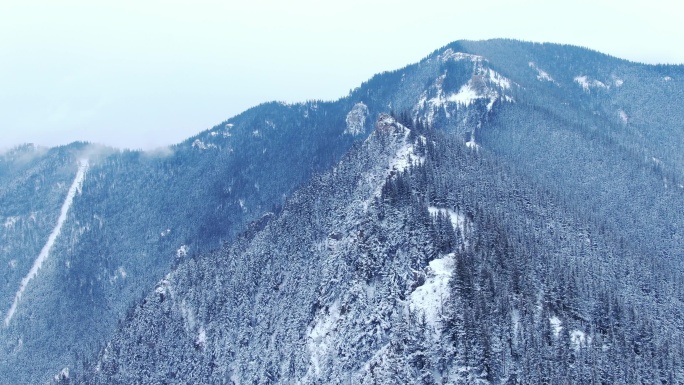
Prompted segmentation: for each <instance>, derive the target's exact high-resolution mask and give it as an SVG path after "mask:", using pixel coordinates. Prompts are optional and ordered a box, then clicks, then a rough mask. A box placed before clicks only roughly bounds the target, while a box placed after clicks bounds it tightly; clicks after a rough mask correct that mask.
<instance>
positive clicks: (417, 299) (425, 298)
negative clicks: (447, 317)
mask: <svg viewBox="0 0 684 385" xmlns="http://www.w3.org/2000/svg"><path fill="white" fill-rule="evenodd" d="M438 210H439V209H438ZM453 271H454V254H447V255H445V256H444V257H442V258H437V259H434V260H432V261H431V262H430V264H429V266H428V269H427V280H426V281H425V283H424V284H422V285H421V286H418V287H417V288H416V289H415V290H414V291H413V292H412V293H411V296H410V298H409V309H410V310H411V311H413V312H416V311H418V312H421V313H422V314H424V315H425V321H426V322H427V324H428V325H430V326H431V327H432V328H433V329H434V330H435V332H436V333H438V332H439V329H440V328H439V321H440V319H441V316H442V312H443V311H444V304H445V303H446V301H447V300H448V299H449V279H450V278H451V275H452V274H453Z"/></svg>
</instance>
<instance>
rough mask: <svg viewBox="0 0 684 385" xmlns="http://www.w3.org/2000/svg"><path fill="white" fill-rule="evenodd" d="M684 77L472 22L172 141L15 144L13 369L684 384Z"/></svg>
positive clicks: (33, 378) (6, 220)
mask: <svg viewBox="0 0 684 385" xmlns="http://www.w3.org/2000/svg"><path fill="white" fill-rule="evenodd" d="M682 79H684V67H682V66H649V65H642V64H637V63H630V62H627V61H624V60H620V59H617V58H612V57H609V56H606V55H603V54H600V53H597V52H593V51H589V50H586V49H582V48H577V47H571V46H560V45H552V44H532V43H524V42H518V41H511V40H491V41H484V42H469V41H461V42H455V43H452V44H450V45H449V46H447V47H443V48H441V49H439V50H437V51H435V52H434V53H432V54H431V55H429V56H427V57H426V58H425V59H423V60H422V61H420V62H419V63H417V64H413V65H410V66H407V67H405V68H402V69H400V70H396V71H393V72H387V73H383V74H380V75H377V76H375V77H373V78H372V79H370V80H369V81H368V82H366V83H364V84H362V85H361V86H360V87H359V88H357V89H355V90H353V91H352V92H351V93H350V94H349V95H348V96H346V97H344V98H342V99H340V100H338V101H335V102H316V101H313V102H307V103H302V104H293V105H284V104H280V103H268V104H264V105H260V106H257V107H255V108H252V109H250V110H248V111H246V112H244V113H243V114H240V115H238V116H236V117H234V118H231V119H229V120H228V121H226V122H223V123H221V124H219V125H217V126H216V127H214V128H212V129H210V130H206V131H204V132H202V133H200V134H198V135H197V136H195V137H193V138H189V139H188V140H186V141H185V142H183V143H181V144H178V145H176V146H172V147H170V148H167V149H163V150H159V151H155V152H140V151H119V150H114V149H107V148H101V147H97V146H93V145H89V144H85V143H75V144H72V145H69V146H64V147H60V148H54V149H41V148H36V147H33V146H24V147H20V148H17V149H14V150H12V151H9V152H7V153H5V154H2V155H0V200H1V202H2V204H0V223H3V224H4V226H2V227H0V239H2V246H1V247H0V263H1V264H2V265H3V266H6V268H3V269H0V272H2V275H3V278H4V280H3V284H2V285H1V286H0V300H2V301H3V302H4V303H5V304H6V305H5V309H6V310H5V311H4V312H3V315H4V317H3V318H4V324H3V327H2V328H1V329H0V335H2V341H3V343H2V344H1V346H0V357H2V359H1V360H0V373H2V374H3V375H2V376H1V377H2V378H6V379H7V381H8V382H10V383H44V382H46V381H53V380H57V381H63V382H67V381H71V382H77V383H107V384H110V383H212V384H213V383H235V384H240V383H301V384H306V383H367V384H386V383H387V384H388V383H426V384H428V383H454V384H455V383H542V382H547V383H558V382H562V381H566V382H567V381H569V382H571V383H587V382H603V383H635V382H639V381H647V382H653V381H654V380H655V379H660V380H661V381H665V382H664V383H677V382H682V381H684V372H683V371H682V369H681V368H682V367H683V365H682V363H683V362H682V359H683V358H684V344H683V343H682V342H683V341H682V330H683V327H684V325H683V324H682V322H681V319H682V314H681V313H682V309H684V307H683V306H682V299H684V295H683V294H684V293H683V292H682V289H681V287H682V285H681V283H682V282H683V280H682V275H681V274H682V273H681V271H682V263H683V261H684V251H683V249H682V247H681V244H682V234H683V233H682V232H683V231H684V230H683V229H684V215H682V213H681V210H677V209H674V208H677V207H682V206H683V203H684V185H683V183H684V175H682V173H683V171H682V170H684V156H683V155H682V154H684V148H683V147H684V124H683V123H682V122H684V116H683V115H684V109H682V108H681V104H682V103H681V100H684V95H683V93H684V87H683V85H684V84H683V83H682Z"/></svg>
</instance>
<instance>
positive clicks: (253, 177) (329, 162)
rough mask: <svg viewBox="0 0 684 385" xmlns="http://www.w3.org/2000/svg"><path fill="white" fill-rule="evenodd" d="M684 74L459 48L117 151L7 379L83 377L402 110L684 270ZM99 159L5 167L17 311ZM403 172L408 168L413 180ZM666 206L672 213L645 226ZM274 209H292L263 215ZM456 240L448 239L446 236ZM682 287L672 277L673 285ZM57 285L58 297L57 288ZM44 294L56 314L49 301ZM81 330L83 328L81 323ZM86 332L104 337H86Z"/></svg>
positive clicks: (527, 52)
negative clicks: (82, 164)
mask: <svg viewBox="0 0 684 385" xmlns="http://www.w3.org/2000/svg"><path fill="white" fill-rule="evenodd" d="M459 47H460V48H459ZM464 47H465V48H464ZM461 48H464V49H461ZM459 51H461V53H460V54H459V53H458V52H459ZM523 53H524V54H523ZM476 56H477V57H476ZM644 71H645V72H644ZM682 75H684V67H682V66H663V67H656V66H643V65H636V64H634V63H630V62H626V61H624V60H617V61H616V60H615V59H614V58H611V57H609V56H606V55H602V54H598V53H596V52H589V53H587V51H586V50H583V49H580V48H568V47H566V46H558V45H553V44H549V45H547V44H541V45H538V44H529V43H525V42H517V41H510V40H491V41H485V42H468V41H460V42H456V43H452V44H450V45H447V46H445V47H443V48H441V49H439V50H437V51H435V52H433V54H431V55H429V56H428V57H426V58H425V59H423V60H421V61H420V62H419V63H417V64H414V65H409V66H406V67H404V68H401V69H398V70H395V71H390V72H385V73H382V74H379V75H376V76H374V77H373V78H371V79H369V80H368V81H367V82H364V83H363V84H362V85H361V86H360V87H359V88H357V89H355V90H352V91H351V92H350V94H349V95H347V96H345V97H343V98H341V99H339V100H337V101H330V102H322V101H310V102H306V103H299V104H283V103H277V102H270V103H265V104H262V105H259V106H256V107H254V108H251V109H249V110H247V111H245V112H243V113H241V114H238V115H236V116H235V117H233V118H230V119H228V120H226V121H225V122H223V123H221V124H219V125H216V126H214V127H213V128H211V129H209V130H205V131H203V132H200V133H198V134H197V135H195V136H192V137H190V138H188V139H187V140H185V141H183V142H181V143H179V144H176V145H173V146H170V147H169V148H168V151H162V152H157V153H154V152H139V151H130V150H123V151H117V150H108V149H102V148H101V149H102V151H103V154H102V156H101V157H99V158H98V159H97V161H93V164H92V165H91V169H90V171H89V174H88V175H86V181H85V184H84V187H83V192H82V193H81V195H78V196H77V197H76V199H75V200H74V207H73V213H72V214H70V216H69V217H68V218H67V219H66V222H65V230H64V231H65V233H64V234H66V235H68V239H67V238H66V235H65V238H60V239H58V240H57V242H56V245H55V247H56V249H55V254H54V256H55V257H54V258H48V259H47V261H46V265H45V267H43V268H42V269H41V271H40V272H39V275H38V276H39V278H38V281H35V282H36V285H37V286H29V287H28V289H27V292H26V297H25V300H24V301H26V302H25V303H27V304H28V303H29V301H30V302H31V303H32V304H34V305H35V304H37V306H35V307H34V308H31V309H30V310H29V309H24V308H22V304H21V303H20V304H19V312H18V313H17V318H15V320H13V324H12V325H10V327H9V328H5V329H3V330H2V331H0V333H2V334H4V336H5V345H4V346H3V349H2V350H1V351H0V354H2V355H3V356H4V359H3V360H2V361H3V362H4V364H3V365H2V366H1V367H0V370H1V371H3V372H5V373H7V375H8V376H15V377H12V378H15V379H17V381H19V382H22V381H23V382H26V381H29V380H28V379H29V378H30V379H31V380H30V381H29V382H42V380H40V381H39V380H37V378H42V379H45V378H49V377H50V376H52V375H53V374H54V373H58V372H59V371H60V370H61V368H63V367H70V368H71V374H72V376H73V375H75V374H74V373H79V371H80V369H79V368H80V367H82V365H83V363H82V361H83V359H84V356H85V357H92V355H93V354H94V352H95V351H98V350H100V349H99V348H98V345H100V344H102V343H103V342H104V341H105V340H108V338H109V337H108V336H112V335H113V333H115V332H116V330H117V329H118V326H117V325H116V323H117V320H120V319H122V318H126V317H124V316H125V314H126V312H127V311H130V310H129V309H131V306H132V304H135V303H137V301H138V298H143V297H145V296H147V295H146V294H144V293H150V291H151V290H152V288H153V287H154V286H155V284H157V283H159V282H160V280H161V279H163V277H164V276H165V274H166V273H167V272H168V271H169V270H170V269H175V268H177V267H178V266H182V265H184V264H186V263H191V262H190V261H192V260H193V259H194V258H198V256H201V255H204V254H205V253H207V252H209V251H210V250H212V249H215V248H216V247H220V245H221V244H222V243H224V242H228V243H230V241H231V240H234V239H236V238H235V237H236V236H238V235H239V234H241V233H242V232H243V231H245V230H246V231H248V233H249V234H252V235H258V234H260V233H261V232H263V231H264V229H266V228H268V227H269V223H270V222H271V221H272V220H273V218H277V217H278V214H277V213H279V212H280V210H281V209H282V206H283V205H285V204H286V202H287V201H288V200H289V199H290V198H288V197H290V194H292V193H293V192H295V191H298V189H299V188H300V187H301V186H306V185H307V184H308V183H310V181H311V180H312V178H319V177H320V175H321V173H323V174H325V173H328V172H330V169H331V167H334V166H335V165H336V164H338V162H339V159H342V158H343V157H344V156H345V154H348V152H349V151H350V150H351V151H359V150H358V147H359V146H362V145H361V144H359V143H360V142H362V141H364V140H366V138H367V137H368V136H369V135H373V133H374V132H375V131H376V129H373V127H375V125H376V123H377V122H378V118H379V117H383V116H385V117H386V116H387V115H381V114H384V113H388V112H391V111H395V116H397V118H398V119H399V120H403V123H401V124H402V125H405V127H409V126H410V127H412V128H410V129H411V130H412V132H413V131H421V130H433V129H436V130H440V131H444V132H445V133H448V134H449V135H453V136H454V138H453V139H449V140H451V141H452V142H449V143H451V144H449V146H452V147H453V146H456V145H455V144H454V143H453V141H456V142H459V143H461V144H462V145H463V146H465V148H468V147H470V150H469V151H471V152H470V153H463V152H459V154H462V155H463V154H470V155H468V156H473V157H476V158H477V157H478V156H479V155H478V154H479V153H480V151H484V152H483V153H482V154H484V153H487V154H489V155H487V156H492V157H496V158H497V159H498V161H499V162H501V164H510V165H514V169H515V170H516V171H515V172H517V173H521V174H523V175H524V176H525V178H529V180H531V181H533V182H534V183H535V186H538V187H539V189H540V190H542V191H543V190H549V191H551V192H552V193H553V194H556V195H553V196H554V198H553V200H559V199H560V200H561V201H563V202H564V203H563V205H564V207H567V208H568V210H570V209H572V210H576V211H577V212H579V213H582V215H584V216H585V218H590V219H589V220H591V221H595V222H597V223H600V224H601V225H602V226H603V227H604V228H605V229H606V230H605V231H607V232H608V233H609V234H611V237H612V236H614V237H615V238H617V239H623V242H625V244H626V245H627V246H624V247H623V248H624V249H626V250H632V251H634V250H639V251H640V253H643V257H642V258H644V260H647V259H648V258H647V257H646V255H649V253H650V252H654V253H655V254H657V255H660V256H661V258H659V259H658V260H657V263H656V265H658V264H662V266H661V265H658V266H659V267H657V268H654V269H655V271H657V272H659V273H658V274H661V273H662V271H666V270H667V269H668V266H669V267H672V266H680V265H681V263H680V261H681V249H680V248H678V245H679V244H680V240H681V229H682V228H684V224H682V218H681V215H678V214H677V213H676V212H675V211H673V210H668V208H671V207H677V206H676V205H678V204H679V202H681V195H682V193H681V192H679V190H681V188H679V189H678V187H677V186H678V185H679V184H680V183H681V180H683V179H684V178H682V175H681V171H680V170H682V167H681V166H684V158H682V155H681V154H682V153H684V151H680V150H681V143H682V141H677V140H672V138H673V137H674V138H677V137H681V136H682V135H683V133H684V129H682V125H681V121H683V120H681V119H680V118H681V115H682V111H677V110H676V109H674V110H673V109H672V108H671V107H669V106H668V101H669V102H670V103H671V101H672V100H674V101H676V100H682V99H677V96H678V95H679V94H681V93H682V92H684V90H683V88H682V86H681V84H682V83H681V79H684V77H682ZM668 77H669V78H670V79H669V80H666V78H668ZM646 91H649V92H646ZM646 95H651V97H650V98H649V97H647V96H646ZM402 116H403V118H402ZM425 126H428V127H425ZM426 132H427V131H426ZM673 135H674V136H673ZM677 135H680V136H677ZM425 145H428V144H427V143H425ZM412 146H413V147H412V148H413V149H414V150H415V148H416V147H420V146H417V145H415V144H414V145H412ZM421 146H422V145H421ZM88 148H92V147H90V146H89V145H87V144H83V143H77V144H74V145H73V147H72V146H71V145H70V146H64V147H59V148H57V149H48V150H47V153H42V152H39V153H38V154H37V155H36V156H35V157H34V159H33V162H36V161H37V162H39V163H31V161H29V162H28V163H26V164H29V165H36V166H35V167H37V168H36V169H35V171H33V172H32V173H29V174H28V175H30V176H29V177H27V176H26V174H24V175H19V174H20V173H22V172H23V171H12V170H14V169H13V168H12V167H14V165H15V164H16V161H13V160H9V158H8V156H7V154H10V153H12V152H9V153H5V154H3V155H0V199H2V201H3V205H2V206H3V211H2V212H0V220H2V221H4V223H6V224H9V225H6V226H4V227H3V228H0V230H1V231H2V232H0V238H1V239H3V242H4V243H5V246H4V248H3V254H0V260H1V261H2V262H5V261H6V263H7V264H8V266H10V268H9V269H8V270H7V271H6V272H5V277H4V278H5V282H6V284H5V286H4V289H3V291H2V293H0V294H2V296H1V298H7V299H8V301H9V299H10V298H11V297H12V296H13V295H14V293H15V291H16V289H17V286H18V280H19V279H20V277H21V276H23V274H25V271H28V270H29V267H30V266H29V265H30V263H31V262H30V261H31V260H32V259H33V258H34V256H35V255H38V251H39V245H40V244H41V239H45V238H47V234H48V233H49V230H50V229H51V228H52V226H54V223H55V220H56V217H55V214H54V213H55V212H58V211H59V210H58V207H59V204H61V202H62V200H63V197H64V195H63V194H64V193H65V189H66V187H67V186H68V183H70V181H71V179H72V178H73V175H74V174H70V173H69V172H64V171H66V170H70V169H72V168H73V170H75V167H73V166H74V164H73V163H70V162H73V161H75V159H76V158H78V156H79V151H85V150H87V149H88ZM70 149H72V150H70ZM36 151H38V150H36ZM40 151H42V150H40ZM70 151H71V152H70ZM405 151H408V149H405ZM412 151H413V150H412ZM95 153H96V154H97V153H98V152H95ZM45 154H47V155H45ZM407 154H408V153H407ZM482 154H481V155H482ZM414 155H415V154H414ZM464 156H465V155H464ZM29 158H30V157H29ZM651 158H653V159H651ZM70 159H71V160H70ZM557 159H564V160H567V161H563V162H559V161H557ZM656 160H657V161H656ZM404 163H405V162H404ZM402 167H403V166H402ZM497 167H498V166H497ZM56 169H62V170H63V171H62V173H61V174H59V173H57V174H55V175H62V177H59V178H50V177H49V176H48V174H45V172H46V171H45V170H56ZM333 169H334V168H333ZM19 170H21V168H20V169H19ZM624 170H627V171H624ZM635 170H636V171H635ZM401 171H402V172H397V173H396V174H402V173H403V172H404V171H406V170H401ZM454 172H455V171H454V170H451V169H450V171H448V173H447V174H448V175H452V174H453V173H454ZM507 172H508V171H507ZM399 179H400V180H402V179H403V178H399ZM3 181H6V182H3ZM67 181H68V182H67ZM397 183H398V182H397V181H394V182H392V183H386V184H387V186H390V187H391V188H390V187H387V188H388V189H390V190H392V191H394V193H393V194H394V195H396V194H399V191H404V193H405V192H406V191H405V190H406V188H407V187H406V185H402V184H401V183H399V184H397ZM421 183H423V182H421ZM487 183H491V181H490V182H487ZM419 185H420V186H422V187H421V188H424V189H428V190H430V189H433V190H434V189H436V188H437V187H435V186H432V187H430V185H429V184H424V183H423V184H419ZM12 186H14V187H12ZM625 186H626V187H625ZM46 190H48V191H49V192H50V193H49V194H44V193H43V192H44V191H46ZM382 193H384V194H389V192H388V191H383V192H382ZM538 194H541V195H542V196H543V195H544V194H545V193H541V192H540V193H538ZM534 195H535V194H532V196H534ZM558 196H561V197H562V198H558ZM578 196H581V198H580V199H578ZM46 197H47V198H49V199H46ZM27 199H28V200H30V202H29V201H27ZM654 199H655V201H653V200H654ZM33 202H37V203H33ZM432 203H434V202H431V204H432ZM628 203H629V204H628ZM475 206H476V205H475ZM475 206H473V207H475ZM573 206H576V207H575V208H572V207H573ZM473 207H471V210H473V209H474V208H473ZM514 207H516V210H519V206H514ZM428 208H432V211H433V212H435V213H441V214H440V215H442V214H443V215H446V216H447V217H449V215H451V214H450V213H452V212H453V213H454V215H457V214H458V211H457V210H456V211H454V210H453V209H454V208H453V207H451V208H448V207H444V205H442V204H437V205H432V206H429V207H428ZM625 208H626V209H625ZM416 210H417V211H415V212H420V210H423V209H420V210H418V209H416ZM443 210H444V211H443ZM448 210H452V211H448ZM649 210H651V211H653V212H656V213H658V215H653V216H646V215H644V213H646V212H649ZM268 211H271V212H274V213H276V214H274V215H268V216H267V217H263V216H262V215H263V213H264V212H268ZM33 213H35V215H34V214H33ZM422 215H424V214H420V215H419V217H420V216H422ZM440 215H437V217H440ZM464 215H465V214H464ZM488 215H494V214H488ZM496 215H505V213H504V212H497V213H496ZM511 215H513V214H511ZM471 216H472V213H471ZM32 217H35V218H36V220H37V221H36V222H31V219H30V218H32ZM466 217H467V215H466ZM259 218H263V220H262V221H258V222H257V223H256V224H253V225H251V226H250V225H248V223H249V222H250V221H252V220H259ZM440 218H441V217H440ZM10 219H11V220H10ZM439 221H441V222H444V221H445V219H444V218H441V219H439ZM10 222H11V224H10ZM490 222H491V221H490ZM625 223H627V224H630V225H629V226H625V225H624V224H625ZM439 226H442V227H448V226H446V225H444V224H441V225H439ZM480 226H482V224H480ZM452 227H453V226H452ZM428 228H429V226H428ZM644 229H648V230H650V231H644ZM426 231H427V230H426ZM430 231H431V230H430ZM507 231H509V232H510V231H512V230H511V229H508V230H507ZM41 234H43V235H41ZM334 237H337V235H335V236H334ZM334 237H333V239H334ZM443 238H445V239H446V238H449V237H447V236H442V238H439V239H442V241H439V242H444V239H443ZM17 239H19V240H21V241H16V240H17ZM554 239H555V238H554ZM237 242H243V241H240V238H239V237H238V238H237ZM434 242H436V241H434ZM439 242H438V243H439ZM612 242H613V241H607V243H608V244H612ZM31 250H33V252H31ZM447 254H448V253H447ZM15 255H22V258H16V257H14V256H15ZM430 258H432V257H430ZM630 258H632V257H630ZM634 258H636V257H634ZM638 259H639V258H636V260H638ZM630 260H631V259H630ZM13 261H14V262H13ZM58 262H59V263H58ZM630 263H631V262H630ZM641 263H642V262H634V266H640V264H641ZM668 263H669V264H671V266H670V265H668ZM11 266H14V267H11ZM174 266H175V267H174ZM416 267H417V266H416ZM425 268H426V266H425V264H423V265H421V266H420V269H425ZM642 268H643V267H639V268H637V267H633V268H632V269H633V270H634V271H638V270H639V269H642ZM664 280H665V279H664ZM678 280H679V278H677V276H676V275H673V276H672V277H671V278H668V279H666V280H665V281H666V282H678ZM65 283H66V284H65ZM55 290H56V291H57V292H58V293H59V295H55V294H47V293H53V292H54V291H55ZM630 290H631V289H630ZM649 290H650V289H649ZM663 290H664V289H663ZM670 292H673V293H677V291H676V290H674V291H673V290H670ZM32 293H33V294H32ZM41 293H43V294H42V295H43V296H44V297H45V298H51V299H52V298H54V299H55V301H54V302H55V304H57V305H55V306H52V305H47V304H45V303H43V302H42V301H41V300H37V299H39V298H41ZM141 293H143V294H141ZM677 295H679V294H677ZM640 301H641V300H640ZM8 304H9V302H8ZM83 304H88V305H87V306H84V305H83ZM328 305H331V304H328ZM74 311H75V313H74V314H71V315H70V312H74ZM181 312H182V311H181ZM97 313H100V315H97V316H96V315H95V314H97ZM55 314H56V316H55ZM559 316H560V315H559ZM559 319H560V318H559ZM30 320H39V322H33V323H32V322H31V321H30ZM74 320H79V322H82V323H83V324H82V325H80V326H76V328H75V329H72V328H71V327H65V326H64V325H68V324H69V323H73V322H74ZM80 320H86V321H80ZM15 321H16V323H17V324H16V325H15V324H14V323H15ZM562 322H567V321H562ZM395 324H396V322H395ZM83 330H92V331H93V332H92V333H91V335H90V336H88V337H87V338H84V336H83ZM578 330H579V329H578ZM205 332H206V331H205ZM37 335H39V336H41V338H39V339H36V338H35V336H37ZM577 338H579V337H577ZM84 339H85V340H86V341H87V342H86V341H84ZM64 341H68V342H66V343H65V342H64ZM71 346H74V348H72V347H71ZM36 353H39V354H38V356H37V357H40V358H38V359H37V362H39V364H38V365H36V366H35V367H34V368H30V369H29V370H25V373H19V372H20V371H21V370H22V369H26V367H25V366H24V365H23V364H22V363H25V362H27V359H28V358H27V357H28V356H22V354H24V355H26V354H28V355H34V356H35V355H36ZM13 367H16V368H18V369H13Z"/></svg>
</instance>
